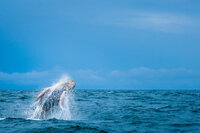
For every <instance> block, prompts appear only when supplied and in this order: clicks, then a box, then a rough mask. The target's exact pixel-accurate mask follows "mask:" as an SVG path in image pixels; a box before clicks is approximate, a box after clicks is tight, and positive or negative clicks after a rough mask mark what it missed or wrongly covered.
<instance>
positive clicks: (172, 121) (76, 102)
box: [0, 89, 200, 133]
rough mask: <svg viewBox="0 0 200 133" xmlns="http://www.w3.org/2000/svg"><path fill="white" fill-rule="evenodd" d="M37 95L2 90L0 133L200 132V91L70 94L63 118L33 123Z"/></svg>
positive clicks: (0, 91) (33, 91)
mask: <svg viewBox="0 0 200 133" xmlns="http://www.w3.org/2000/svg"><path fill="white" fill-rule="evenodd" d="M38 94H39V90H0V133H7V132H8V133H30V132H31V133H37V132H44V133H47V132H63V133H64V132H76V133H82V132H85V133H134V132H139V133H144V132H147V133H159V132H160V133H170V132H176V133H179V132H180V133H182V132H191V133H199V132H200V91H199V90H76V89H75V90H74V92H73V93H72V94H71V96H70V97H71V98H70V99H69V101H68V103H67V104H68V106H69V112H67V114H66V115H65V116H66V118H63V117H62V118H60V119H59V117H55V118H54V117H52V118H50V119H45V120H44V119H41V120H40V119H32V115H33V113H34V103H35V98H36V96H37V95H38Z"/></svg>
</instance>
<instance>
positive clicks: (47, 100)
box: [36, 80, 76, 119]
mask: <svg viewBox="0 0 200 133" xmlns="http://www.w3.org/2000/svg"><path fill="white" fill-rule="evenodd" d="M75 86H76V83H75V81H74V80H70V81H63V82H59V83H58V84H56V85H54V86H51V87H47V88H45V89H43V90H42V91H41V92H40V93H39V95H38V96H37V98H36V101H37V102H38V107H37V108H38V109H37V118H40V119H45V118H47V117H48V116H49V115H51V114H52V113H53V112H54V111H56V110H58V109H59V110H61V111H62V110H63V100H64V98H65V96H66V94H69V93H71V92H72V90H73V89H74V88H75Z"/></svg>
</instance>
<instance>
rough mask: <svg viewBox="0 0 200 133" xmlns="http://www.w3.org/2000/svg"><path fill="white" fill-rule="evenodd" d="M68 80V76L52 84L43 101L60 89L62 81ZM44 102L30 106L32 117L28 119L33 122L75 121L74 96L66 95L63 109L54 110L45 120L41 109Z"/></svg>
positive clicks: (71, 94)
mask: <svg viewBox="0 0 200 133" xmlns="http://www.w3.org/2000/svg"><path fill="white" fill-rule="evenodd" d="M67 80H69V77H68V76H62V77H61V78H60V79H59V80H58V82H56V83H54V84H53V86H52V87H51V89H50V91H49V92H48V93H47V95H46V97H44V99H43V101H45V100H47V99H48V98H49V97H50V95H51V94H52V92H53V91H54V90H55V89H57V88H59V87H61V83H62V82H63V81H67ZM43 105H44V102H39V101H37V102H34V103H33V104H32V105H31V108H33V110H34V111H33V113H32V116H31V117H30V118H29V119H33V120H40V119H52V118H56V119H62V120H75V119H77V116H76V114H77V113H76V111H77V110H76V104H75V101H74V94H73V92H72V93H66V94H65V97H64V100H63V109H62V110H61V109H60V108H59V107H56V108H54V110H53V111H52V110H51V112H50V113H49V115H48V116H47V117H46V118H42V117H41V116H42V115H41V114H42V108H43Z"/></svg>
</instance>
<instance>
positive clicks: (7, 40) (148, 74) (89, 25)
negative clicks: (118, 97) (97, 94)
mask: <svg viewBox="0 0 200 133" xmlns="http://www.w3.org/2000/svg"><path fill="white" fill-rule="evenodd" d="M199 36H200V2H199V1H198V0H159V1H158V0H99V1H97V0H84V1H83V0H71V1H69V0H59V1H55V0H54V1H52V0H43V1H39V0H29V1H27V0H13V1H12V2H10V1H3V0H1V1H0V62H1V64H0V88H3V89H5V88H8V89H21V88H24V89H37V88H42V87H44V86H48V85H49V84H52V83H53V82H55V81H56V80H58V79H59V78H60V77H61V76H63V75H66V76H67V77H69V78H70V79H75V80H76V82H77V88H79V89H81V88H93V89H94V88H118V89H119V88H120V89H123V88H124V89H134V88H163V89H167V88H200V61H199V60H200V38H199Z"/></svg>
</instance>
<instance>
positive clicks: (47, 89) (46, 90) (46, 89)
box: [36, 88, 50, 101]
mask: <svg viewBox="0 0 200 133" xmlns="http://www.w3.org/2000/svg"><path fill="white" fill-rule="evenodd" d="M49 89H50V88H45V89H44V90H43V91H42V92H41V93H40V94H39V95H38V97H37V98H36V101H38V100H39V99H40V98H41V97H42V96H44V94H45V93H47V92H48V91H49Z"/></svg>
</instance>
